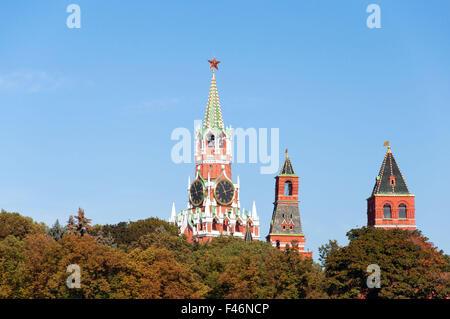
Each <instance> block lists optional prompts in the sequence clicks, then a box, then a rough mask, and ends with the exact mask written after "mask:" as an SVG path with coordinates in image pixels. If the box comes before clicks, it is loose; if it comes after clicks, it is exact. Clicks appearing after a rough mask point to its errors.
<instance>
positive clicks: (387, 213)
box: [383, 204, 392, 218]
mask: <svg viewBox="0 0 450 319" xmlns="http://www.w3.org/2000/svg"><path fill="white" fill-rule="evenodd" d="M383 218H392V210H391V205H389V204H385V205H384V206H383Z"/></svg>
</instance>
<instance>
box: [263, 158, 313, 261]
mask: <svg viewBox="0 0 450 319" xmlns="http://www.w3.org/2000/svg"><path fill="white" fill-rule="evenodd" d="M298 178H299V177H298V175H295V173H294V169H293V168H292V164H291V160H290V159H289V154H288V151H287V150H286V159H285V160H284V164H283V167H282V168H281V171H280V174H278V176H276V177H275V181H276V182H275V202H274V209H273V214H272V221H271V222H270V231H269V235H268V236H267V237H266V238H267V241H268V242H270V243H271V244H272V246H273V247H276V248H278V249H281V250H285V249H286V246H287V245H289V246H291V247H292V246H293V245H296V246H297V250H298V252H299V253H300V254H302V255H303V256H304V257H309V258H312V252H306V251H305V241H306V238H305V235H304V234H303V230H302V222H301V219H300V209H299V207H298V202H299V200H298V194H299V184H298Z"/></svg>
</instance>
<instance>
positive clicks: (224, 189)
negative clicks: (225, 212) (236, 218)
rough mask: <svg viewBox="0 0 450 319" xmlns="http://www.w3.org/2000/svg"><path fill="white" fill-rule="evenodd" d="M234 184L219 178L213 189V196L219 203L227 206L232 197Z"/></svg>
mask: <svg viewBox="0 0 450 319" xmlns="http://www.w3.org/2000/svg"><path fill="white" fill-rule="evenodd" d="M234 193H235V191H234V185H233V183H231V182H230V181H228V180H226V179H221V180H220V181H219V182H218V183H217V184H216V187H215V189H214V197H215V198H216V200H217V202H218V203H219V204H220V205H224V206H228V205H230V204H231V203H232V202H233V199H234Z"/></svg>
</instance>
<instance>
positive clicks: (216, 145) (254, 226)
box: [170, 57, 260, 242]
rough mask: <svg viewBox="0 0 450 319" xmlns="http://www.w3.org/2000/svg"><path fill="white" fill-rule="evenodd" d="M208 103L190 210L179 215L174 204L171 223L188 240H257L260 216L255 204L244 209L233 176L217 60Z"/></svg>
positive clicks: (212, 66)
mask: <svg viewBox="0 0 450 319" xmlns="http://www.w3.org/2000/svg"><path fill="white" fill-rule="evenodd" d="M208 62H209V63H210V69H211V70H212V78H211V85H210V89H209V96H208V103H207V105H206V112H205V118H204V120H203V126H202V127H200V128H198V129H196V131H195V144H194V145H195V146H194V149H195V151H194V160H195V175H194V178H193V182H192V183H191V179H190V177H189V181H188V197H189V200H188V205H187V209H185V210H182V211H180V212H179V213H178V214H177V212H176V210H175V204H173V205H172V213H171V217H170V222H173V223H175V224H176V225H178V227H179V228H180V230H181V233H182V234H185V235H186V237H187V238H188V240H189V241H194V240H197V241H199V242H206V241H209V240H211V239H212V238H213V237H216V236H219V235H232V236H235V237H241V238H243V239H244V238H245V239H246V240H258V239H259V238H260V235H259V217H258V214H257V212H256V206H255V203H254V202H253V207H252V210H251V211H247V210H245V209H242V208H241V204H240V198H239V190H240V182H239V177H238V178H237V182H236V183H234V182H233V180H232V175H231V162H232V146H233V131H232V129H231V127H225V126H224V123H223V118H222V111H221V107H220V101H219V94H218V91H217V85H216V77H215V70H218V64H219V63H220V61H217V60H216V58H215V57H214V58H213V59H212V60H208Z"/></svg>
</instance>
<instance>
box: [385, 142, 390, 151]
mask: <svg viewBox="0 0 450 319" xmlns="http://www.w3.org/2000/svg"><path fill="white" fill-rule="evenodd" d="M383 146H387V147H388V150H387V151H388V152H390V151H391V145H390V144H389V141H386V142H384V144H383Z"/></svg>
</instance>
